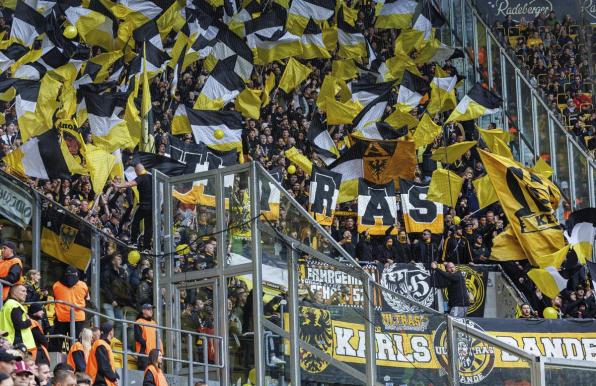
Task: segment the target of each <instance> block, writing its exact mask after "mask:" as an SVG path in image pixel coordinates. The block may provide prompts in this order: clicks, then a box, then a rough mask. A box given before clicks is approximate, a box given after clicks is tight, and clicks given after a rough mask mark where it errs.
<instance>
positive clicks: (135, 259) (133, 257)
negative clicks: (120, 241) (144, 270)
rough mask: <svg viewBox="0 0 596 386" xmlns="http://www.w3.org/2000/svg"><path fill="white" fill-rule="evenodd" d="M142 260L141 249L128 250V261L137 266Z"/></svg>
mask: <svg viewBox="0 0 596 386" xmlns="http://www.w3.org/2000/svg"><path fill="white" fill-rule="evenodd" d="M140 260H141V254H140V253H139V251H137V250H136V249H133V250H132V251H130V252H128V262H129V263H130V264H131V265H135V266H136V265H137V264H138V263H139V261H140Z"/></svg>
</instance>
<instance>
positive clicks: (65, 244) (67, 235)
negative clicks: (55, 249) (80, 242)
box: [59, 224, 79, 250]
mask: <svg viewBox="0 0 596 386" xmlns="http://www.w3.org/2000/svg"><path fill="white" fill-rule="evenodd" d="M77 233H79V230H78V229H77V228H75V227H71V226H70V225H66V224H62V225H61V226H60V238H59V243H60V248H62V249H64V250H68V249H70V247H71V246H72V244H73V243H74V241H75V239H76V237H77Z"/></svg>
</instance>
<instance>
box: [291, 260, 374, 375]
mask: <svg viewBox="0 0 596 386" xmlns="http://www.w3.org/2000/svg"><path fill="white" fill-rule="evenodd" d="M300 254H301V256H300V260H299V264H298V265H297V267H295V269H296V275H297V278H298V283H299V286H298V297H299V326H300V327H299V335H300V339H301V340H302V341H304V342H306V343H308V344H310V345H312V346H314V347H315V348H317V349H319V350H321V351H323V352H325V353H327V354H328V355H330V356H332V357H334V358H335V359H337V360H339V361H342V362H344V363H345V364H346V365H348V366H350V367H352V368H354V369H357V370H359V371H361V372H365V370H364V364H365V353H366V342H365V338H364V329H365V321H366V320H367V317H366V315H365V312H364V308H363V307H362V306H363V302H365V301H369V299H370V298H371V296H369V294H367V293H366V289H365V288H364V287H363V284H362V281H361V279H360V278H359V277H357V276H355V275H354V274H351V273H349V272H348V271H344V270H342V269H341V268H339V267H336V266H333V265H329V264H325V263H324V262H323V261H321V260H319V259H316V258H314V257H312V256H309V255H306V254H303V253H300ZM352 272H353V270H352ZM334 346H335V347H334ZM300 357H301V370H302V371H301V373H302V379H303V381H304V380H311V381H312V380H314V379H315V377H316V376H317V374H318V376H321V377H323V378H325V379H326V381H324V382H329V383H334V382H335V381H333V379H334V378H333V376H332V375H330V376H327V377H326V376H325V375H323V374H322V369H324V367H327V363H326V362H325V361H321V358H317V357H316V356H315V355H313V353H312V352H309V351H308V350H302V349H301V350H300ZM319 381H323V379H322V378H321V379H320V380H319ZM339 382H340V383H341V384H354V383H351V382H352V380H346V381H339ZM356 384H361V383H356Z"/></svg>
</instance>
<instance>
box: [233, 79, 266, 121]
mask: <svg viewBox="0 0 596 386" xmlns="http://www.w3.org/2000/svg"><path fill="white" fill-rule="evenodd" d="M262 92H263V90H257V89H250V88H248V87H247V88H245V89H244V90H242V91H241V92H240V94H238V96H237V97H236V110H238V111H239V112H240V113H241V114H242V116H244V117H246V118H252V119H259V117H260V116H261V93H262Z"/></svg>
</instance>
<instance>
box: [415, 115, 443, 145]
mask: <svg viewBox="0 0 596 386" xmlns="http://www.w3.org/2000/svg"><path fill="white" fill-rule="evenodd" d="M439 134H441V126H439V125H437V124H436V123H434V122H433V120H432V118H431V117H430V115H428V114H422V119H421V120H420V123H418V127H417V128H416V131H415V132H414V143H415V144H416V147H420V146H425V145H428V144H429V143H433V141H434V140H435V138H436V137H437V136H438V135H439Z"/></svg>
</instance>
